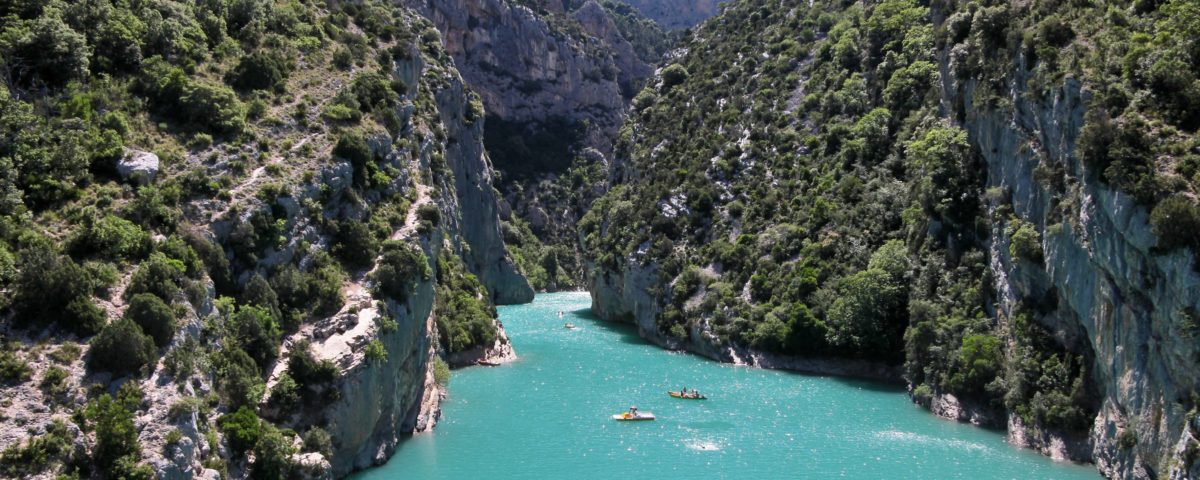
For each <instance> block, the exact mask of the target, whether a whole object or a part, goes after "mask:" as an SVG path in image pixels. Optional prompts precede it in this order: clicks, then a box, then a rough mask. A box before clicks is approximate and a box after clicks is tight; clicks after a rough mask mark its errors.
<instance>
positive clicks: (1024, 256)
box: [1008, 220, 1042, 263]
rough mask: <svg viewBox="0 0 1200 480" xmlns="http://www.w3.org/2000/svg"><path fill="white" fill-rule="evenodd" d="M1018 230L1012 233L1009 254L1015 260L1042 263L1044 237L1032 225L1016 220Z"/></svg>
mask: <svg viewBox="0 0 1200 480" xmlns="http://www.w3.org/2000/svg"><path fill="white" fill-rule="evenodd" d="M1015 222H1016V228H1015V229H1014V230H1013V232H1012V238H1011V243H1009V245H1008V253H1009V255H1012V257H1013V258H1014V259H1021V260H1027V261H1030V262H1033V263H1041V262H1042V236H1041V234H1039V233H1038V231H1037V228H1035V227H1034V226H1033V224H1032V223H1029V222H1025V221H1021V220H1016V221H1015Z"/></svg>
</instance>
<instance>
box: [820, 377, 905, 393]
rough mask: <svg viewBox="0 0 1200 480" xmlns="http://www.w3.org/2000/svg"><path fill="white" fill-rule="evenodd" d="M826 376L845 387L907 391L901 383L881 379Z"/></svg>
mask: <svg viewBox="0 0 1200 480" xmlns="http://www.w3.org/2000/svg"><path fill="white" fill-rule="evenodd" d="M826 377H827V378H829V379H831V380H833V381H835V382H838V383H840V384H842V385H845V386H847V387H850V388H857V389H859V390H866V391H869V392H880V393H904V392H906V391H908V389H907V388H906V387H905V386H904V384H902V383H895V382H885V381H882V380H869V379H865V378H854V377H839V376H836V375H827V376H826Z"/></svg>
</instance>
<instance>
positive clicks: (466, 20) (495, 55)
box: [407, 0, 636, 147]
mask: <svg viewBox="0 0 1200 480" xmlns="http://www.w3.org/2000/svg"><path fill="white" fill-rule="evenodd" d="M555 3H556V2H547V4H549V8H547V6H546V5H543V9H542V10H541V11H540V12H539V11H535V10H533V9H531V8H529V7H527V6H524V5H520V4H518V3H516V2H512V1H510V0H407V4H408V5H410V6H412V7H413V8H415V9H417V10H418V11H420V12H421V13H422V14H423V15H425V16H426V17H427V18H429V19H430V20H432V21H433V23H434V24H435V25H437V27H438V30H440V31H441V32H442V39H443V40H442V41H443V43H444V44H445V47H446V51H448V52H449V53H450V54H451V55H452V56H453V57H454V60H455V63H456V65H457V67H458V69H459V71H460V72H461V73H462V76H463V78H465V79H466V81H467V83H468V84H469V85H471V87H472V88H473V89H475V90H476V91H477V92H479V95H480V96H481V97H482V99H483V105H484V107H485V108H486V110H487V113H488V115H490V116H492V117H494V118H498V119H502V120H503V121H506V122H511V123H515V124H528V123H533V124H542V123H546V122H548V121H551V120H554V119H567V120H569V121H570V122H571V123H573V124H581V123H586V124H588V125H589V127H588V130H587V132H586V134H585V135H586V136H587V143H588V144H590V145H592V146H597V147H602V146H605V145H607V144H609V143H610V139H611V138H612V137H613V135H615V133H616V130H617V128H618V127H620V124H621V121H622V119H623V112H624V109H625V100H624V97H623V96H622V89H621V88H622V87H621V84H620V82H619V79H620V78H621V75H622V71H621V70H620V68H619V67H618V62H617V60H616V59H615V58H614V57H615V56H616V55H615V53H618V52H614V51H613V50H612V49H611V48H610V47H609V45H608V44H607V43H606V41H605V40H603V39H600V38H596V37H594V36H591V35H587V34H584V32H583V31H581V30H576V29H577V28H578V26H577V25H574V24H573V21H572V20H571V19H570V17H567V16H565V13H563V11H562V3H561V2H557V4H556V5H552V4H555ZM633 60H636V57H634V59H633ZM633 60H628V59H622V62H625V63H628V62H631V61H633ZM629 88H630V89H632V88H634V87H633V86H630V87H629Z"/></svg>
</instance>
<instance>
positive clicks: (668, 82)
mask: <svg viewBox="0 0 1200 480" xmlns="http://www.w3.org/2000/svg"><path fill="white" fill-rule="evenodd" d="M688 75H689V73H688V71H687V68H684V66H683V65H680V64H678V63H672V64H671V65H668V66H667V68H664V69H663V70H662V91H663V92H669V91H671V88H673V87H675V86H676V85H679V84H681V83H683V82H685V81H687V79H688Z"/></svg>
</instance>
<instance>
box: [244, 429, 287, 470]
mask: <svg viewBox="0 0 1200 480" xmlns="http://www.w3.org/2000/svg"><path fill="white" fill-rule="evenodd" d="M294 450H295V449H294V448H293V447H292V439H291V438H289V437H288V436H285V435H284V434H283V432H281V431H280V430H279V429H277V428H275V427H274V426H273V425H271V424H269V423H265V422H264V424H263V426H262V435H261V436H260V437H259V439H258V442H257V444H256V445H254V464H253V465H251V469H250V478H251V479H254V480H278V479H282V478H292V477H293V475H291V474H290V471H291V468H292V462H291V456H292V453H293V452H294Z"/></svg>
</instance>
